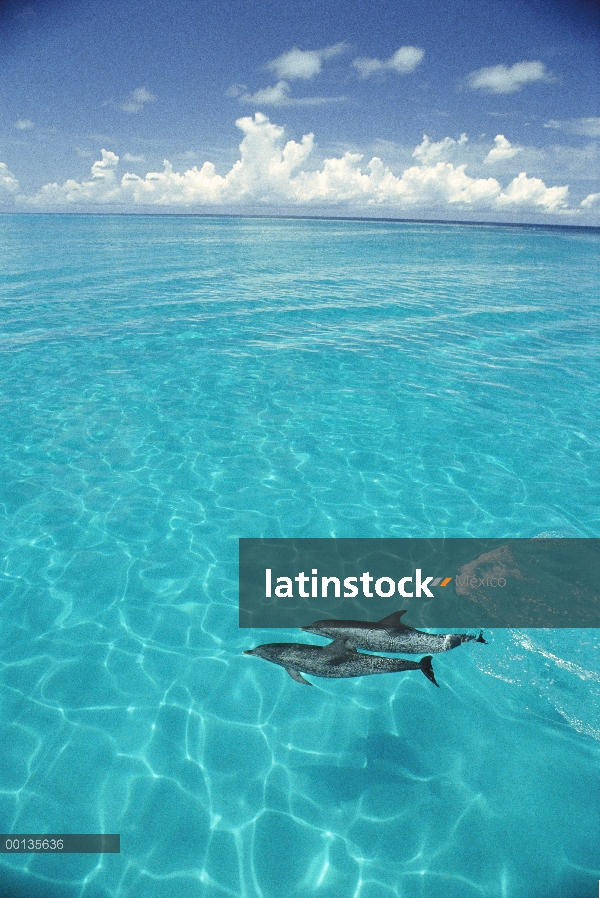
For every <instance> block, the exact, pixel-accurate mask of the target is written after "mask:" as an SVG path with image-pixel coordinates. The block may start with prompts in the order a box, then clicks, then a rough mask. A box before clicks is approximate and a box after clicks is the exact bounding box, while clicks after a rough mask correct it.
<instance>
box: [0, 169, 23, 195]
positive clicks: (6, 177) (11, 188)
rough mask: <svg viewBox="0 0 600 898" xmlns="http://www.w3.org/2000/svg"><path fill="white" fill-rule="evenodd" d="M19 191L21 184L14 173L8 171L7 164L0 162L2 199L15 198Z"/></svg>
mask: <svg viewBox="0 0 600 898" xmlns="http://www.w3.org/2000/svg"><path fill="white" fill-rule="evenodd" d="M18 189H19V182H18V181H17V179H16V178H15V176H14V175H13V173H12V172H11V171H9V170H8V166H7V164H6V162H0V199H7V198H8V197H11V196H14V195H15V194H16V192H17V190H18Z"/></svg>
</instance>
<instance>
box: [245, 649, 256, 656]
mask: <svg viewBox="0 0 600 898" xmlns="http://www.w3.org/2000/svg"><path fill="white" fill-rule="evenodd" d="M253 654H254V649H246V651H245V652H244V655H253Z"/></svg>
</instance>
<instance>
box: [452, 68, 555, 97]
mask: <svg viewBox="0 0 600 898" xmlns="http://www.w3.org/2000/svg"><path fill="white" fill-rule="evenodd" d="M551 80H552V76H551V74H550V73H549V72H548V71H547V69H546V66H545V65H544V63H543V62H516V63H515V64H514V65H512V66H510V67H509V66H505V65H493V66H489V67H488V68H484V69H478V70H477V71H476V72H471V74H470V75H468V76H467V83H468V85H469V87H470V88H471V89H472V90H483V91H485V92H486V93H490V94H513V93H515V92H516V91H518V90H521V89H522V88H523V87H524V86H525V85H526V84H532V83H533V82H535V81H551Z"/></svg>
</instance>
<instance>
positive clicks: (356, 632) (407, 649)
mask: <svg viewBox="0 0 600 898" xmlns="http://www.w3.org/2000/svg"><path fill="white" fill-rule="evenodd" d="M403 614H406V611H394V613H393V614H388V616H387V617H384V618H383V619H382V620H379V621H376V622H375V623H371V622H370V621H361V620H318V621H316V622H315V623H314V624H311V626H310V627H301V629H302V630H304V631H305V632H306V633H315V634H316V635H317V636H326V637H327V638H328V639H337V640H340V639H341V640H343V641H344V642H345V643H346V645H347V646H348V648H359V649H367V650H368V651H371V652H404V653H406V654H409V655H413V654H417V655H418V654H421V652H431V653H432V654H433V653H434V652H447V651H448V650H449V649H455V648H456V647H457V646H459V645H462V643H463V642H472V641H473V640H475V642H483V643H486V640H485V639H484V638H483V632H481V633H480V634H479V636H470V635H469V634H468V633H444V634H442V635H437V634H435V633H423V632H422V630H413V628H412V627H407V626H406V624H403V623H401V621H400V618H401V617H402V615H403ZM486 645H487V643H486Z"/></svg>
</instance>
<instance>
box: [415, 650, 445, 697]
mask: <svg viewBox="0 0 600 898" xmlns="http://www.w3.org/2000/svg"><path fill="white" fill-rule="evenodd" d="M419 667H420V668H421V670H422V671H423V673H424V674H425V676H426V677H427V679H428V680H431V682H432V683H433V685H434V686H437V687H438V689H439V687H440V684H439V683H437V682H436V679H435V676H434V673H433V666H432V664H431V655H425V657H424V658H421V660H420V661H419Z"/></svg>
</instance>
